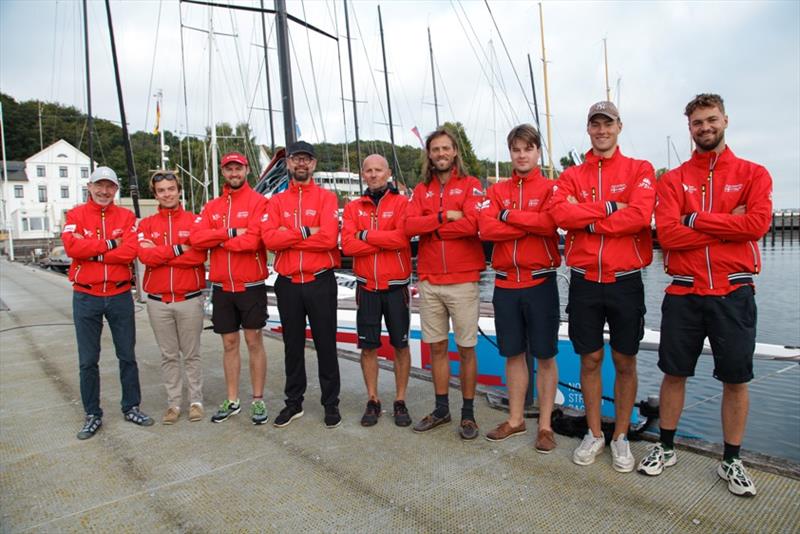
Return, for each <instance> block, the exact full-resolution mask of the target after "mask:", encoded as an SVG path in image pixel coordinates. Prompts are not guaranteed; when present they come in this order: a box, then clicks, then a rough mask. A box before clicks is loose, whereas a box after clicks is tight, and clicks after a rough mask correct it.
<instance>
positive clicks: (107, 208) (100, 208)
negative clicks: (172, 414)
mask: <svg viewBox="0 0 800 534" xmlns="http://www.w3.org/2000/svg"><path fill="white" fill-rule="evenodd" d="M86 206H87V207H88V208H89V209H90V210H92V211H93V212H96V213H100V212H101V211H105V212H106V213H108V212H110V211H113V210H114V208H115V206H116V204H114V202H113V201H112V202H111V204H109V205H108V206H101V205H100V204H98V203H97V202H95V201H94V199H93V198H92V195H91V193H90V194H89V196H88V198H87V200H86Z"/></svg>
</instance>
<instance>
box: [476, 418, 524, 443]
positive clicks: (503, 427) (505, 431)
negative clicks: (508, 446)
mask: <svg viewBox="0 0 800 534" xmlns="http://www.w3.org/2000/svg"><path fill="white" fill-rule="evenodd" d="M527 431H528V430H527V429H526V428H525V421H523V422H522V424H521V425H519V426H511V424H510V423H509V422H508V421H503V422H502V423H500V424H499V425H497V427H496V428H495V429H494V430H492V431H491V432H489V433H488V434H486V439H488V440H489V441H505V440H507V439H508V438H510V437H513V436H521V435H522V434H525V433H526V432H527Z"/></svg>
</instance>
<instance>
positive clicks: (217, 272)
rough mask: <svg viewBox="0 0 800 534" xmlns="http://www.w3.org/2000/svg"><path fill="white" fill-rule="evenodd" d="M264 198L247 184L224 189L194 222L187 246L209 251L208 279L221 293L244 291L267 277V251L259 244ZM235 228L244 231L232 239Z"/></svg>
mask: <svg viewBox="0 0 800 534" xmlns="http://www.w3.org/2000/svg"><path fill="white" fill-rule="evenodd" d="M266 205H267V199H266V198H264V197H263V196H262V195H259V194H258V193H256V192H255V191H253V190H252V189H251V188H250V186H249V185H247V183H245V184H244V185H242V187H240V188H239V189H231V188H230V187H229V186H227V185H226V186H225V187H224V188H223V190H222V195H220V196H219V197H218V198H215V199H214V200H212V201H210V202H209V203H208V204H206V207H205V208H203V213H201V214H200V216H199V217H197V218H196V219H195V221H194V224H193V225H192V229H191V231H190V234H189V243H190V244H191V245H192V247H197V248H199V249H211V262H210V273H209V279H210V280H211V281H212V282H213V283H215V284H218V285H221V286H222V289H223V291H229V292H238V291H244V290H245V288H246V287H247V286H251V285H259V284H263V283H264V280H265V279H266V278H267V274H268V273H267V252H266V250H264V246H263V245H262V244H261V231H260V228H261V219H262V216H263V215H264V210H265V209H266ZM236 228H247V232H245V233H244V234H242V235H239V236H235V229H236Z"/></svg>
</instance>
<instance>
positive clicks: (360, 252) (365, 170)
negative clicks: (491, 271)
mask: <svg viewBox="0 0 800 534" xmlns="http://www.w3.org/2000/svg"><path fill="white" fill-rule="evenodd" d="M391 174H392V173H391V171H390V170H389V164H388V162H387V161H386V159H385V158H384V157H383V156H381V155H379V154H372V155H370V156H367V157H366V159H364V163H363V164H362V165H361V177H362V178H363V180H364V182H365V183H366V184H367V189H366V190H365V191H364V194H363V195H362V196H361V197H359V198H357V199H356V200H353V201H352V202H350V203H349V204H348V205H347V206H345V209H344V216H343V219H344V221H343V226H342V250H343V252H344V254H345V255H347V256H353V272H355V275H356V278H358V287H357V288H356V302H357V303H358V312H357V315H356V326H357V330H358V346H359V348H360V349H361V370H362V371H363V373H364V382H365V384H366V386H367V395H368V396H369V399H368V400H367V408H366V410H365V411H364V415H363V416H362V418H361V424H362V425H363V426H373V425H375V424H376V423H377V422H378V418H379V417H380V416H381V413H382V408H381V400H380V397H379V396H378V350H379V349H381V347H382V345H383V341H384V340H383V336H382V335H381V318H383V320H384V321H385V322H386V330H387V332H388V333H389V336H388V337H389V340H388V341H389V344H390V345H391V346H392V347H393V348H394V370H395V401H394V410H393V414H394V423H395V424H396V425H397V426H402V427H406V426H409V425H411V416H410V415H409V413H408V409H407V408H406V403H405V396H406V387H407V386H408V373H409V368H410V367H411V354H410V352H409V349H408V330H409V322H410V312H409V295H408V284H409V281H410V280H411V246H410V242H409V239H408V237H407V236H406V233H405V218H406V206H408V199H407V198H406V197H405V196H403V195H401V194H399V193H398V191H397V189H396V188H395V187H394V184H392V183H390V182H389V178H390V177H391ZM391 354H392V352H391V350H390V349H389V348H388V346H387V347H386V353H382V355H384V356H389V355H391Z"/></svg>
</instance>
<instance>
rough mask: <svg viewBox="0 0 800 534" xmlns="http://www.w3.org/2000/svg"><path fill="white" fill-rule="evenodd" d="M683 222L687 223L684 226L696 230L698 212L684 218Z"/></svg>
mask: <svg viewBox="0 0 800 534" xmlns="http://www.w3.org/2000/svg"><path fill="white" fill-rule="evenodd" d="M683 220H684V221H685V222H684V223H683V224H685V225H686V226H688V227H689V228H694V223H695V221H697V212H696V211H693V212H692V213H689V214H687V216H686V217H683Z"/></svg>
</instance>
